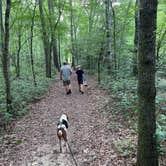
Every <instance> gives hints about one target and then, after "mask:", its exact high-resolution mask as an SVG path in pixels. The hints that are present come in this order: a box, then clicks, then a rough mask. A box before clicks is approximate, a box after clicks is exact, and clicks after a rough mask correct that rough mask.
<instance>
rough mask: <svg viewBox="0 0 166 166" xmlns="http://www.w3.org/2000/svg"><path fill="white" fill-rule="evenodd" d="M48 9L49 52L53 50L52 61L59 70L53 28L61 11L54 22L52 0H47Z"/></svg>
mask: <svg viewBox="0 0 166 166" xmlns="http://www.w3.org/2000/svg"><path fill="white" fill-rule="evenodd" d="M48 10H49V21H50V32H51V34H50V36H51V41H50V42H51V43H50V53H52V52H53V61H54V65H55V67H56V68H57V69H58V71H59V70H60V67H59V60H58V59H59V57H58V45H57V39H56V35H55V29H56V25H57V24H58V22H59V19H60V16H61V13H59V16H58V20H57V22H56V23H53V22H55V18H54V17H53V16H54V13H55V12H54V5H53V0H48Z"/></svg>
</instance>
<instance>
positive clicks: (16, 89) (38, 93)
mask: <svg viewBox="0 0 166 166" xmlns="http://www.w3.org/2000/svg"><path fill="white" fill-rule="evenodd" d="M53 81H54V80H53V79H49V78H45V77H42V76H40V77H37V81H36V82H37V86H35V85H34V83H33V79H32V77H28V76H24V77H21V78H19V79H14V80H13V81H11V94H12V109H11V111H10V112H6V108H5V91H4V89H5V88H4V84H1V85H0V86H1V87H0V89H1V95H0V120H1V124H0V125H2V124H3V123H8V122H10V121H11V120H13V119H16V118H18V117H20V116H23V115H25V114H26V112H27V110H26V106H27V104H29V103H31V102H34V101H37V100H40V99H41V98H42V96H43V95H44V93H46V91H47V90H48V88H49V87H50V85H51V84H52V83H53ZM2 121H3V123H2ZM1 127H2V126H1Z"/></svg>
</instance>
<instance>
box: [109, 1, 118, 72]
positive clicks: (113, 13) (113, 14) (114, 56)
mask: <svg viewBox="0 0 166 166" xmlns="http://www.w3.org/2000/svg"><path fill="white" fill-rule="evenodd" d="M111 10H112V19H113V61H114V69H115V70H117V69H118V68H117V66H118V65H117V54H116V16H115V10H114V8H113V6H112V2H111Z"/></svg>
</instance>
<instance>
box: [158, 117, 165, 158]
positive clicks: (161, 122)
mask: <svg viewBox="0 0 166 166" xmlns="http://www.w3.org/2000/svg"><path fill="white" fill-rule="evenodd" d="M156 126H157V129H156V138H157V150H158V153H159V155H163V154H164V149H163V147H162V143H163V142H164V141H165V140H166V115H163V114H160V115H159V116H158V117H157V122H156Z"/></svg>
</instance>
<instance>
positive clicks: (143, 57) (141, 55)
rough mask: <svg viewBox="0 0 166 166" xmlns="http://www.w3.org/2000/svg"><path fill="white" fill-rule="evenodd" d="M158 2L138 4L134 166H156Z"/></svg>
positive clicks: (149, 1) (154, 0) (150, 1)
mask: <svg viewBox="0 0 166 166" xmlns="http://www.w3.org/2000/svg"><path fill="white" fill-rule="evenodd" d="M156 16H157V0H140V4H139V49H138V102H139V107H138V109H139V121H138V151H137V166H158V154H157V147H156V136H155V131H156V118H155V110H156V108H155V96H156V88H155V61H156V56H155V47H156V44H155V42H156Z"/></svg>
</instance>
